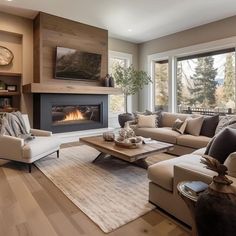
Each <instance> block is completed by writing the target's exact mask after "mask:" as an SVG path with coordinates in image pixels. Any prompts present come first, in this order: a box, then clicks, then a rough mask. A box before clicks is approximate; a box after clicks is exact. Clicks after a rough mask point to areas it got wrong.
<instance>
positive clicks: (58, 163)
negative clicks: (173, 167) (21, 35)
mask: <svg viewBox="0 0 236 236" xmlns="http://www.w3.org/2000/svg"><path fill="white" fill-rule="evenodd" d="M98 154H99V152H98V151H96V150H95V149H93V148H91V147H88V146H86V145H82V146H75V147H69V148H64V149H61V150H60V158H55V155H51V156H49V157H47V158H44V159H41V160H39V161H37V162H36V166H37V167H38V168H39V169H40V170H41V171H42V172H43V173H44V174H45V175H46V176H47V177H48V178H49V179H50V180H51V181H52V182H53V183H54V184H55V185H56V186H57V187H58V188H59V189H60V190H61V191H62V192H63V193H64V194H65V195H66V196H67V197H68V198H69V199H70V200H71V201H72V202H73V203H74V204H75V205H76V206H78V207H79V208H80V209H81V210H82V211H83V212H84V213H85V214H86V215H87V216H88V217H89V218H90V219H91V220H92V221H93V222H95V223H96V224H97V225H98V226H99V227H100V228H101V229H102V230H103V231H104V232H105V233H109V232H111V231H113V230H115V229H117V228H119V227H120V226H122V225H124V224H127V223H128V222H130V221H133V220H135V219H137V218H138V217H140V216H142V215H144V214H145V213H147V212H149V211H151V210H152V209H154V208H155V207H154V205H152V204H150V203H149V202H148V182H149V181H148V178H147V171H146V170H144V169H142V168H140V167H137V166H134V165H132V164H130V163H127V162H124V161H121V160H119V159H117V158H111V157H110V158H106V159H104V160H101V161H99V162H97V163H92V161H93V160H94V159H95V157H96V156H97V155H98Z"/></svg>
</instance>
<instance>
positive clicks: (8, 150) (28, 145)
mask: <svg viewBox="0 0 236 236" xmlns="http://www.w3.org/2000/svg"><path fill="white" fill-rule="evenodd" d="M23 119H24V121H25V125H26V129H27V132H28V133H31V134H33V135H34V136H35V138H34V139H32V140H30V141H29V142H25V141H24V139H22V138H18V137H13V136H8V135H1V136H0V158H1V159H6V160H11V161H17V162H23V163H27V164H28V167H29V172H31V164H32V163H34V162H35V161H37V160H38V159H40V158H43V157H46V156H48V155H49V154H52V153H54V152H57V157H59V149H60V144H61V143H60V141H59V140H58V138H56V137H53V136H52V132H49V131H44V130H38V129H31V128H30V123H29V119H28V116H27V115H25V114H23Z"/></svg>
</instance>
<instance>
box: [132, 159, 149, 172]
mask: <svg viewBox="0 0 236 236" xmlns="http://www.w3.org/2000/svg"><path fill="white" fill-rule="evenodd" d="M133 163H134V164H135V165H137V166H139V167H141V168H143V169H147V168H148V166H149V165H148V163H147V162H146V158H142V159H139V160H137V161H134V162H133Z"/></svg>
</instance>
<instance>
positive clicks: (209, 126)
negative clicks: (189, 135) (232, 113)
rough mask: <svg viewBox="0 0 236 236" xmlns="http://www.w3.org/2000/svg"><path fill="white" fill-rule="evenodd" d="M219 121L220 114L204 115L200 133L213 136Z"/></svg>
mask: <svg viewBox="0 0 236 236" xmlns="http://www.w3.org/2000/svg"><path fill="white" fill-rule="evenodd" d="M218 123H219V115H215V116H206V117H204V120H203V123H202V128H201V132H200V135H203V136H207V137H210V138H212V137H213V136H214V135H215V131H216V127H217V125H218Z"/></svg>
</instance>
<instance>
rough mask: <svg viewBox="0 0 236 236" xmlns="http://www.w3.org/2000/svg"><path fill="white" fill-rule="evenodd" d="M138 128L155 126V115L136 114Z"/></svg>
mask: <svg viewBox="0 0 236 236" xmlns="http://www.w3.org/2000/svg"><path fill="white" fill-rule="evenodd" d="M138 127H139V128H156V127H157V116H156V115H138Z"/></svg>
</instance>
